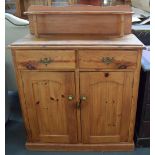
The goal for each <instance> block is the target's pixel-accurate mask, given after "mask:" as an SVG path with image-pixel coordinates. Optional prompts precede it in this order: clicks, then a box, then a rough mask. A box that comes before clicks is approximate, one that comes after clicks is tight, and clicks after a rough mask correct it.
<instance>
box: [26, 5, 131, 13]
mask: <svg viewBox="0 0 155 155" xmlns="http://www.w3.org/2000/svg"><path fill="white" fill-rule="evenodd" d="M85 13H86V14H105V13H108V14H109V13H110V14H131V13H132V9H131V6H129V5H117V6H104V7H102V6H91V5H71V6H65V7H54V6H37V5H31V6H30V7H29V9H28V11H27V12H25V14H85Z"/></svg>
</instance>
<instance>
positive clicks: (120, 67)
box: [118, 65, 127, 69]
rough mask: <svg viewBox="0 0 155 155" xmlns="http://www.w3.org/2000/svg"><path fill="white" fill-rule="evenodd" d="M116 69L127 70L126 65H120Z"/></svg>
mask: <svg viewBox="0 0 155 155" xmlns="http://www.w3.org/2000/svg"><path fill="white" fill-rule="evenodd" d="M118 68H119V69H127V66H126V65H120V66H119V67H118Z"/></svg>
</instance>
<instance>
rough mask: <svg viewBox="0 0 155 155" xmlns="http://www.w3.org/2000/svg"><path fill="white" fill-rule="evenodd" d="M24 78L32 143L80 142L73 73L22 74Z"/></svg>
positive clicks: (24, 72)
mask: <svg viewBox="0 0 155 155" xmlns="http://www.w3.org/2000/svg"><path fill="white" fill-rule="evenodd" d="M21 76H22V80H23V90H24V93H25V100H26V105H27V113H28V119H29V124H30V130H31V134H32V139H33V141H34V142H37V141H40V142H49V143H77V123H76V122H77V118H76V105H75V101H74V99H75V81H74V72H45V71H44V72H37V71H36V72H35V71H30V72H29V71H21ZM69 96H73V100H68V97H69Z"/></svg>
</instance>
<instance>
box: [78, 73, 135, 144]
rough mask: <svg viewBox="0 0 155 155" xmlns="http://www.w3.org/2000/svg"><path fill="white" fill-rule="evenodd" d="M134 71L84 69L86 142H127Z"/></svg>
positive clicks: (82, 118) (83, 102)
mask: <svg viewBox="0 0 155 155" xmlns="http://www.w3.org/2000/svg"><path fill="white" fill-rule="evenodd" d="M132 82H133V73H132V72H81V73H80V95H81V97H84V99H86V100H83V101H81V124H82V141H83V143H96V144H97V143H98V144H99V143H115V142H127V141H128V132H129V121H130V104H131V100H132Z"/></svg>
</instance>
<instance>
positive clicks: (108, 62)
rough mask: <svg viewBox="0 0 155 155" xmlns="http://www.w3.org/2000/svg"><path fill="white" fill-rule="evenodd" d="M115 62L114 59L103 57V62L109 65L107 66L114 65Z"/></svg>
mask: <svg viewBox="0 0 155 155" xmlns="http://www.w3.org/2000/svg"><path fill="white" fill-rule="evenodd" d="M113 61H114V57H103V58H102V62H103V63H105V64H107V65H109V64H111V63H113Z"/></svg>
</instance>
